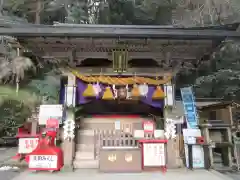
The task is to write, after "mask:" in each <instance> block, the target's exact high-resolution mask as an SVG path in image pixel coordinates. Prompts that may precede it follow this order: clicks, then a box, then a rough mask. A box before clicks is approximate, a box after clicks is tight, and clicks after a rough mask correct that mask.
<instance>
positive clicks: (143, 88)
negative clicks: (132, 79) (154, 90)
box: [138, 83, 148, 97]
mask: <svg viewBox="0 0 240 180" xmlns="http://www.w3.org/2000/svg"><path fill="white" fill-rule="evenodd" d="M138 88H139V91H140V94H141V96H145V97H146V96H147V93H148V85H147V84H146V83H144V84H141V85H139V86H138Z"/></svg>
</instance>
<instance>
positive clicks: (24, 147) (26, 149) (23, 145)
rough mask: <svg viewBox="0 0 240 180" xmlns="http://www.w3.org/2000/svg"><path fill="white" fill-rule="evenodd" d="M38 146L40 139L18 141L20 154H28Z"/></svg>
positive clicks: (21, 139)
mask: <svg viewBox="0 0 240 180" xmlns="http://www.w3.org/2000/svg"><path fill="white" fill-rule="evenodd" d="M37 145H38V138H20V139H19V141H18V153H20V154H28V153H30V152H32V151H33V150H34V149H35V148H36V147H37Z"/></svg>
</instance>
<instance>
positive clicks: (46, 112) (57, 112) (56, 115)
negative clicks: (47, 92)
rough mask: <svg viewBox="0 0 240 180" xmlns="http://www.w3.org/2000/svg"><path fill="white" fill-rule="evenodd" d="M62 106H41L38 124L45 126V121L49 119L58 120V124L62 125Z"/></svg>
mask: <svg viewBox="0 0 240 180" xmlns="http://www.w3.org/2000/svg"><path fill="white" fill-rule="evenodd" d="M62 117H63V106H62V105H61V104H47V105H41V106H40V111H39V119H38V123H39V124H40V125H46V123H47V120H48V119H50V118H53V119H58V120H59V124H62Z"/></svg>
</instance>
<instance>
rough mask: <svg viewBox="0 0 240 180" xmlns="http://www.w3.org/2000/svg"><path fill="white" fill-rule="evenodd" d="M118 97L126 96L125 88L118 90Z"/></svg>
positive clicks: (124, 97)
mask: <svg viewBox="0 0 240 180" xmlns="http://www.w3.org/2000/svg"><path fill="white" fill-rule="evenodd" d="M118 98H119V99H126V98H127V90H126V88H120V89H119V90H118Z"/></svg>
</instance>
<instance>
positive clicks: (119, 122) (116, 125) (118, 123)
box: [115, 121, 121, 130]
mask: <svg viewBox="0 0 240 180" xmlns="http://www.w3.org/2000/svg"><path fill="white" fill-rule="evenodd" d="M115 130H121V121H115Z"/></svg>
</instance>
